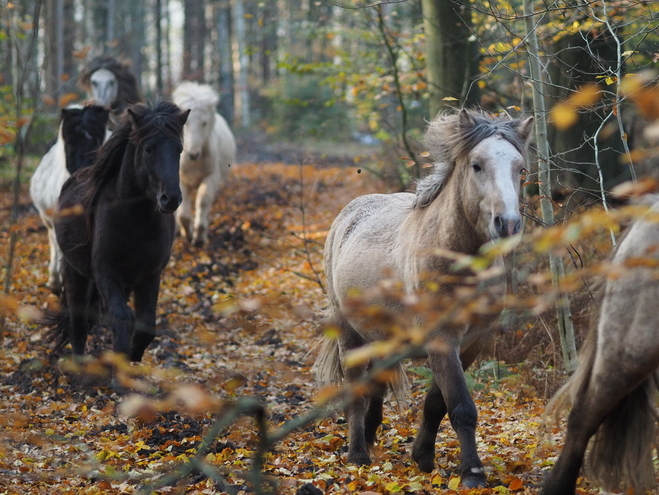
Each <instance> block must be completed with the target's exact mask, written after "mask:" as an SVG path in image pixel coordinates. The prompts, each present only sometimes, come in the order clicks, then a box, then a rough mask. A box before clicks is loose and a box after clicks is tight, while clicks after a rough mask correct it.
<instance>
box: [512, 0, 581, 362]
mask: <svg viewBox="0 0 659 495" xmlns="http://www.w3.org/2000/svg"><path fill="white" fill-rule="evenodd" d="M533 13H534V10H533V5H532V0H524V14H525V16H526V17H525V24H526V37H527V43H528V47H527V51H528V54H529V66H530V71H531V85H532V87H533V108H534V111H533V113H534V116H535V133H536V140H537V147H538V150H537V152H538V182H539V188H540V197H541V198H542V199H541V200H540V206H541V210H542V219H543V221H544V222H545V225H548V226H552V225H554V211H553V209H552V208H553V207H552V200H551V175H550V167H549V164H550V160H549V156H550V152H549V140H548V137H547V120H546V115H547V109H546V106H545V99H544V94H545V93H546V92H547V87H546V86H547V85H546V84H545V82H544V81H543V71H542V64H540V55H539V52H540V50H539V47H538V35H537V32H536V26H537V25H536V24H534V22H535V19H536V17H535V16H534V15H533ZM549 265H550V270H551V276H552V282H553V284H554V287H556V288H557V289H558V290H559V291H560V287H561V280H562V279H563V278H564V277H565V267H564V266H563V260H562V259H561V258H560V257H559V256H556V255H555V254H550V255H549ZM559 293H560V294H561V295H560V296H559V297H558V298H557V299H556V316H557V319H558V328H559V333H560V339H561V350H562V352H563V362H564V365H565V369H567V370H568V371H569V372H573V371H574V370H575V369H576V368H577V346H576V342H575V340H574V327H573V325H572V315H571V313H570V301H569V299H568V297H567V295H566V294H565V293H563V292H559Z"/></svg>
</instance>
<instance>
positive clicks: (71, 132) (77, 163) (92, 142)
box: [61, 105, 110, 174]
mask: <svg viewBox="0 0 659 495" xmlns="http://www.w3.org/2000/svg"><path fill="white" fill-rule="evenodd" d="M109 116H110V112H109V110H108V109H107V108H106V107H102V106H98V105H88V106H85V107H79V106H78V107H68V108H63V109H62V112H61V120H62V124H61V129H62V130H61V135H62V140H63V141H64V154H65V156H66V169H67V170H68V171H69V173H71V174H73V173H74V172H75V171H76V170H80V169H81V168H85V167H88V166H89V165H91V164H92V163H93V161H94V159H95V158H96V152H97V151H98V149H99V148H100V147H101V145H102V144H103V142H104V141H105V137H106V132H107V125H108V118H109Z"/></svg>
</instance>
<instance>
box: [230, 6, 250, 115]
mask: <svg viewBox="0 0 659 495" xmlns="http://www.w3.org/2000/svg"><path fill="white" fill-rule="evenodd" d="M233 22H234V25H235V27H236V38H237V40H238V60H239V65H240V68H239V71H240V72H239V74H238V94H239V95H240V125H241V126H242V127H249V126H250V125H251V121H250V108H249V106H250V102H249V85H248V78H247V75H248V70H249V57H248V56H247V43H246V40H245V6H244V4H243V0H235V3H234V16H233Z"/></svg>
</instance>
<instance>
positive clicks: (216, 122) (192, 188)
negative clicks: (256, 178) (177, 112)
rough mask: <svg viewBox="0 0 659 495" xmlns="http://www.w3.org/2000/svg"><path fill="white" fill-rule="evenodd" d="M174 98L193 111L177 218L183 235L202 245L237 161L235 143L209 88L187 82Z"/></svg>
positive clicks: (187, 130)
mask: <svg viewBox="0 0 659 495" xmlns="http://www.w3.org/2000/svg"><path fill="white" fill-rule="evenodd" d="M172 99H173V100H174V103H176V104H177V105H178V106H179V107H181V108H183V109H190V117H189V118H188V121H187V123H186V124H185V129H184V131H183V134H184V143H185V146H184V150H183V153H182V154H181V189H182V191H183V203H182V204H181V207H180V208H179V209H178V211H177V212H176V218H177V220H178V223H179V227H180V229H181V234H182V235H184V236H185V237H186V238H187V239H188V241H190V242H192V243H193V244H194V245H196V246H202V245H204V244H205V243H206V242H207V240H208V225H209V218H208V216H209V213H210V209H211V206H212V205H213V199H214V197H215V193H216V191H217V190H218V188H219V187H220V186H222V184H223V183H224V182H225V181H226V177H227V175H229V166H230V165H231V164H232V163H233V162H234V160H235V158H236V142H235V140H234V138H233V134H232V133H231V130H230V129H229V126H228V125H227V122H226V120H224V119H223V118H222V116H221V115H220V114H219V113H217V112H216V111H215V107H216V105H217V103H218V101H219V97H218V95H217V93H216V92H215V91H213V89H212V88H211V87H210V86H208V85H207V84H197V83H195V82H189V81H184V82H182V83H181V84H179V85H178V87H177V88H176V89H175V90H174V93H173V94H172ZM195 196H196V201H195ZM193 201H194V202H195V215H194V223H193V220H192V203H193Z"/></svg>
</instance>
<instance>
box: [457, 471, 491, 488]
mask: <svg viewBox="0 0 659 495" xmlns="http://www.w3.org/2000/svg"><path fill="white" fill-rule="evenodd" d="M473 469H480V473H468V474H465V475H463V476H462V479H461V480H460V483H461V484H462V485H463V486H464V487H466V488H485V487H486V486H487V481H486V479H485V473H483V468H473Z"/></svg>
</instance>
